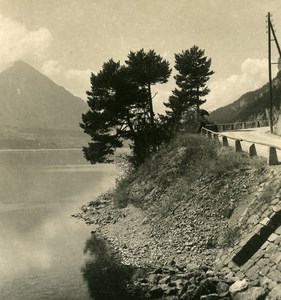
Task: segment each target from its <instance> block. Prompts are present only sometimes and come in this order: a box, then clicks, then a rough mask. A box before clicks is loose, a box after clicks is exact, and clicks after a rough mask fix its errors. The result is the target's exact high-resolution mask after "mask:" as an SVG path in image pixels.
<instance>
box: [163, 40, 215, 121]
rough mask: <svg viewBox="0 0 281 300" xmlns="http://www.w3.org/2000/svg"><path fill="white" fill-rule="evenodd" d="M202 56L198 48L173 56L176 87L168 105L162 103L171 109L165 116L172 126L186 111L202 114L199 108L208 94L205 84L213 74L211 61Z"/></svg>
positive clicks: (202, 51)
mask: <svg viewBox="0 0 281 300" xmlns="http://www.w3.org/2000/svg"><path fill="white" fill-rule="evenodd" d="M204 54H205V50H202V49H199V47H198V46H193V47H192V48H190V49H188V50H185V51H182V52H181V53H179V54H175V69H176V70H177V71H178V74H177V75H176V76H175V77H174V78H175V80H176V84H177V86H178V87H177V88H176V89H174V90H173V95H172V96H170V98H169V100H168V103H164V104H165V105H166V107H168V108H170V109H171V111H167V114H168V118H170V121H171V122H172V123H173V124H178V123H179V122H180V120H181V119H182V117H183V114H184V113H186V112H187V111H190V110H195V111H196V113H197V114H198V115H199V114H201V113H202V110H200V106H201V105H202V104H203V103H205V102H206V100H205V99H204V97H205V96H206V95H208V93H209V92H210V89H209V88H208V87H207V82H208V80H209V79H210V76H211V75H212V74H214V71H212V70H210V68H211V59H210V58H209V59H208V58H207V57H206V56H204ZM204 113H206V111H204Z"/></svg>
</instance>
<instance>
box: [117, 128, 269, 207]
mask: <svg viewBox="0 0 281 300" xmlns="http://www.w3.org/2000/svg"><path fill="white" fill-rule="evenodd" d="M262 166H264V163H263V162H262V161H261V160H260V159H253V158H249V157H248V155H247V154H246V153H236V152H234V151H233V150H231V149H230V148H224V147H222V146H221V145H220V144H219V143H217V142H216V141H212V140H209V139H206V138H205V137H203V136H201V135H198V134H187V133H182V134H180V135H178V136H177V137H176V138H175V139H174V140H172V141H171V142H170V143H169V144H166V145H163V146H162V147H161V149H160V150H159V151H158V152H157V153H156V154H155V155H154V156H153V157H151V158H149V159H147V160H146V161H145V162H144V163H143V164H142V165H140V166H139V168H138V169H137V170H131V169H128V168H127V172H126V173H125V174H123V175H122V177H121V178H119V180H118V182H117V187H116V189H115V191H114V193H113V198H114V199H115V201H116V203H117V205H118V206H119V207H124V206H126V205H127V204H128V203H129V202H133V203H134V204H137V203H138V202H141V201H143V199H144V198H145V196H146V195H147V194H149V193H151V192H153V190H161V191H164V190H167V189H168V188H169V186H170V185H175V184H176V182H178V180H183V182H184V183H185V184H184V185H185V186H184V188H183V190H186V191H187V190H188V187H189V186H191V185H192V183H193V182H194V181H196V180H198V179H200V178H210V180H214V179H216V178H219V177H221V176H222V175H224V174H230V173H233V172H239V171H240V170H245V169H247V168H248V169H249V168H253V167H254V168H260V167H262ZM183 190H182V189H181V191H179V193H177V194H178V197H174V198H173V199H171V201H173V202H174V201H178V200H179V199H181V198H182V192H183ZM139 205H141V203H139Z"/></svg>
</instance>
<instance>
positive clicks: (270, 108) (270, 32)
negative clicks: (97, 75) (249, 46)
mask: <svg viewBox="0 0 281 300" xmlns="http://www.w3.org/2000/svg"><path fill="white" fill-rule="evenodd" d="M267 33H268V73H269V123H270V132H271V133H273V100H272V70H271V65H272V64H279V62H278V63H272V62H271V42H272V41H274V42H275V45H276V48H277V50H278V53H279V61H280V58H281V49H280V46H279V43H278V40H277V37H276V34H275V31H274V28H273V25H272V22H271V15H270V13H268V14H267ZM271 34H272V35H273V39H272V37H271Z"/></svg>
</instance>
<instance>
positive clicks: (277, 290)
mask: <svg viewBox="0 0 281 300" xmlns="http://www.w3.org/2000/svg"><path fill="white" fill-rule="evenodd" d="M266 300H281V284H278V285H276V286H275V287H274V288H273V289H272V290H271V291H270V292H269V294H268V295H267V297H266Z"/></svg>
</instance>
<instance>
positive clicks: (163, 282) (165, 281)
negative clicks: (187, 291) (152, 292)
mask: <svg viewBox="0 0 281 300" xmlns="http://www.w3.org/2000/svg"><path fill="white" fill-rule="evenodd" d="M170 281H171V276H166V277H164V278H162V279H160V280H159V284H167V283H169V282H170Z"/></svg>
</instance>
